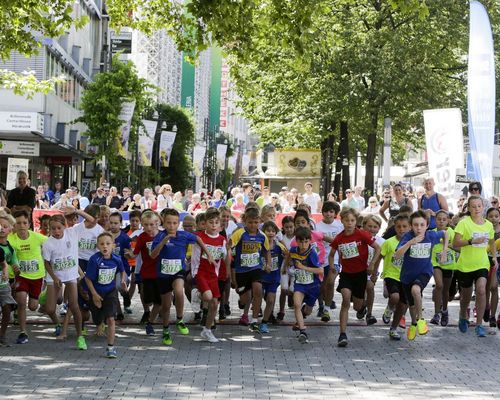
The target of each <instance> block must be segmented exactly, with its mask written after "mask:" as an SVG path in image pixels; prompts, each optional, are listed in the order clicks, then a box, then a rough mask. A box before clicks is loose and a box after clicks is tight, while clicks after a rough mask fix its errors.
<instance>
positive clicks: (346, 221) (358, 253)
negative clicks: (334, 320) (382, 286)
mask: <svg viewBox="0 0 500 400" xmlns="http://www.w3.org/2000/svg"><path fill="white" fill-rule="evenodd" d="M357 219H358V212H357V211H356V210H354V209H352V208H344V209H343V210H342V211H341V212H340V221H341V222H342V225H344V230H343V231H342V232H340V233H339V234H338V235H337V236H336V237H335V239H333V242H332V243H331V244H330V246H331V247H332V250H331V251H330V256H329V257H328V258H329V264H330V265H333V264H334V259H335V253H336V252H337V251H338V252H339V259H340V264H341V265H342V270H341V272H340V279H339V284H338V287H337V292H339V293H341V294H342V307H341V309H340V335H339V338H338V342H337V345H338V346H339V347H345V346H347V344H348V340H347V334H346V330H347V320H348V318H349V308H350V306H351V301H352V303H353V308H354V310H356V311H359V312H361V311H363V310H364V309H365V308H366V302H365V291H366V282H367V280H368V275H369V274H372V273H373V271H374V270H375V268H374V266H375V260H377V259H378V257H379V254H380V246H379V245H378V244H377V242H376V241H375V238H374V237H372V235H371V234H370V233H368V232H366V231H364V230H362V229H358V228H357V227H356V223H357ZM368 246H371V247H373V248H374V250H375V252H374V254H373V260H372V261H371V263H370V265H368Z"/></svg>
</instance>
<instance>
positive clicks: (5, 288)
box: [0, 214, 19, 347]
mask: <svg viewBox="0 0 500 400" xmlns="http://www.w3.org/2000/svg"><path fill="white" fill-rule="evenodd" d="M14 224H15V220H14V218H13V217H12V216H11V215H8V214H6V215H0V266H1V270H2V271H1V277H0V306H1V308H2V322H1V324H0V347H2V346H8V344H7V339H6V337H5V335H6V333H7V327H8V325H9V322H10V313H11V311H12V309H13V308H14V307H15V305H16V304H17V303H16V301H15V300H14V298H13V297H12V290H11V287H10V280H9V277H10V274H11V271H12V275H13V270H12V266H15V267H16V268H18V264H19V262H18V260H17V256H16V252H15V250H14V249H13V248H12V246H11V245H10V243H9V242H8V240H7V236H8V235H9V233H10V232H11V231H12V228H13V226H14Z"/></svg>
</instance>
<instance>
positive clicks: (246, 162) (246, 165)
mask: <svg viewBox="0 0 500 400" xmlns="http://www.w3.org/2000/svg"><path fill="white" fill-rule="evenodd" d="M249 173H250V154H243V157H241V175H243V176H245V175H248V174H249Z"/></svg>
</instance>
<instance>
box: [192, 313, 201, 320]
mask: <svg viewBox="0 0 500 400" xmlns="http://www.w3.org/2000/svg"><path fill="white" fill-rule="evenodd" d="M194 320H195V322H199V321H200V320H201V311H199V312H195V313H194Z"/></svg>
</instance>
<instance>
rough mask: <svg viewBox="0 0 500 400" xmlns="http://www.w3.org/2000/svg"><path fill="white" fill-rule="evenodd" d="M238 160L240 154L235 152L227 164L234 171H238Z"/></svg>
mask: <svg viewBox="0 0 500 400" xmlns="http://www.w3.org/2000/svg"><path fill="white" fill-rule="evenodd" d="M237 162H238V154H237V153H234V154H233V155H232V156H231V157H229V158H228V159H227V165H228V167H229V168H230V169H231V170H233V171H236V163H237Z"/></svg>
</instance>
